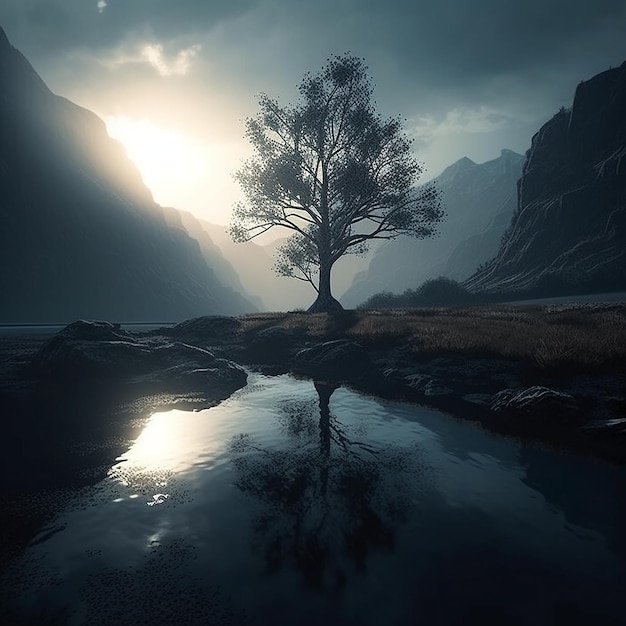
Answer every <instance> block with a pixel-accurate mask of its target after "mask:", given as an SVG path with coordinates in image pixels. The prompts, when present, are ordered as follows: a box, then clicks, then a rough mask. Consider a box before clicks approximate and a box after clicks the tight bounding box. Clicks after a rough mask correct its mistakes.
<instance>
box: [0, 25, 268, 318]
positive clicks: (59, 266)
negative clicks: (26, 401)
mask: <svg viewBox="0 0 626 626" xmlns="http://www.w3.org/2000/svg"><path fill="white" fill-rule="evenodd" d="M168 211H170V210H164V209H163V208H162V207H160V206H159V205H157V204H156V203H155V202H154V200H153V199H152V195H151V193H150V191H149V190H148V189H147V188H146V187H145V185H144V184H143V182H142V180H141V177H140V175H139V172H138V171H137V169H136V168H135V167H134V165H133V164H132V163H131V162H130V161H129V160H128V158H127V155H126V153H125V151H124V149H123V148H122V146H121V145H120V144H119V143H117V142H116V141H114V140H112V139H111V138H110V137H109V136H108V134H107V131H106V127H105V124H104V122H102V120H100V119H99V118H98V117H97V116H96V115H95V114H93V113H91V112H90V111H87V110H86V109H83V108H81V107H79V106H77V105H75V104H73V103H72V102H70V101H68V100H66V99H65V98H62V97H59V96H56V95H54V94H53V93H52V92H51V91H50V90H49V89H48V88H47V86H46V85H45V84H44V82H43V81H42V80H41V78H40V77H39V76H38V75H37V73H36V72H35V70H34V69H33V68H32V66H31V65H30V63H29V62H28V61H27V60H26V58H25V57H24V56H23V55H22V54H21V53H20V52H19V51H18V50H16V49H15V48H13V47H12V46H11V45H10V43H9V41H8V39H7V38H6V35H5V34H4V32H3V31H2V30H1V29H0V224H1V228H0V293H1V294H2V297H1V300H0V322H3V323H6V322H21V323H25V322H50V323H52V322H57V323H65V322H70V321H73V320H75V319H77V318H92V319H93V318H100V319H101V318H106V319H111V320H119V321H139V320H142V321H145V320H159V321H166V320H180V319H184V318H188V317H192V316H196V315H201V314H228V315H232V314H238V313H243V312H246V311H251V310H255V309H256V307H255V306H254V305H253V304H252V303H251V302H249V301H248V300H247V299H246V298H245V297H243V296H242V295H241V294H240V293H237V292H236V291H234V290H233V289H231V288H229V287H226V286H224V285H222V284H221V283H220V281H219V280H218V278H217V276H216V274H215V272H214V271H213V270H212V269H211V268H210V267H209V266H208V265H207V262H206V260H205V258H204V256H203V254H202V251H201V248H200V245H199V243H198V242H197V241H196V240H194V239H193V238H192V237H190V236H189V233H188V232H187V231H186V230H185V229H184V228H182V227H174V226H171V225H170V224H169V223H168V218H167V217H166V213H167V212H168ZM170 218H171V215H170ZM170 222H171V219H170Z"/></svg>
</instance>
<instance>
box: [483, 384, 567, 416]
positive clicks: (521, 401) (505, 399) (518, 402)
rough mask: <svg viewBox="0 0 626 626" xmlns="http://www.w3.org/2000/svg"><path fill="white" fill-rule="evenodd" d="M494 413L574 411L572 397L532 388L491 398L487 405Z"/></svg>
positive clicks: (505, 392)
mask: <svg viewBox="0 0 626 626" xmlns="http://www.w3.org/2000/svg"><path fill="white" fill-rule="evenodd" d="M488 406H489V408H490V409H491V410H492V411H494V412H495V413H499V412H502V411H514V412H524V413H531V412H535V411H538V410H542V411H544V410H551V411H554V410H564V409H565V410H569V411H571V410H575V409H577V408H578V407H577V402H576V399H575V398H574V396H571V395H569V394H567V393H562V392H560V391H555V390H554V389H549V388H548V387H541V386H538V385H536V386H534V387H528V388H527V389H521V390H519V389H504V390H503V391H499V392H498V393H496V394H495V395H493V396H492V398H491V401H490V402H489V404H488Z"/></svg>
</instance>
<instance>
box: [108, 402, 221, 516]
mask: <svg viewBox="0 0 626 626" xmlns="http://www.w3.org/2000/svg"><path fill="white" fill-rule="evenodd" d="M212 418H213V415H212V414H211V413H210V411H202V412H195V413H190V412H185V411H178V410H172V411H165V412H162V413H155V414H154V415H152V417H151V418H150V420H149V421H148V423H147V424H146V427H145V428H144V430H143V431H142V433H141V434H140V435H139V437H138V438H137V439H136V441H135V442H134V443H133V445H132V447H131V448H130V449H129V450H128V451H127V452H125V453H124V454H122V455H121V456H119V457H118V458H117V461H118V463H117V465H115V466H114V467H112V468H111V470H110V471H109V476H110V477H111V478H114V479H117V480H118V481H119V482H121V483H122V484H124V485H127V486H131V485H132V484H134V483H135V482H136V480H135V479H136V477H137V474H141V475H143V476H145V475H147V474H149V475H151V476H152V477H153V479H154V480H153V484H154V486H155V487H161V488H162V487H167V484H168V481H167V476H168V475H169V474H171V473H180V472H184V471H186V470H189V469H191V468H193V467H198V466H203V465H207V464H208V465H212V464H213V463H214V462H215V461H216V458H217V456H218V455H217V453H218V451H219V450H220V448H222V446H223V438H222V437H221V436H220V434H219V432H217V430H216V429H214V428H213V427H214V424H215V420H214V419H212ZM167 497H168V496H167V494H166V493H160V494H159V493H157V494H155V496H154V497H153V501H152V502H150V503H149V504H150V505H154V504H160V503H162V502H163V500H164V499H165V498H167Z"/></svg>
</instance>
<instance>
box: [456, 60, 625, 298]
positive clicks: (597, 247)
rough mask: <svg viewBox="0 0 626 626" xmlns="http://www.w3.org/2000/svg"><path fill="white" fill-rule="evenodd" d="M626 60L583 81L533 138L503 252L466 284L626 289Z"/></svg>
mask: <svg viewBox="0 0 626 626" xmlns="http://www.w3.org/2000/svg"><path fill="white" fill-rule="evenodd" d="M625 264H626V62H624V63H623V64H622V65H621V66H619V67H617V68H611V69H609V70H606V71H604V72H601V73H600V74H597V75H595V76H594V77H592V78H590V79H589V80H587V81H582V82H581V83H580V84H579V85H578V87H577V88H576V91H575V94H574V99H573V103H572V107H571V108H570V109H566V108H561V110H560V111H559V112H557V113H556V114H555V115H554V116H553V117H552V118H551V119H550V120H549V121H548V122H546V123H545V124H544V125H543V126H542V127H541V128H540V129H539V131H538V132H537V133H535V135H534V136H533V138H532V143H531V148H530V150H529V151H528V153H527V159H526V161H525V164H524V168H523V171H522V176H521V178H520V181H519V185H518V204H517V208H516V211H515V213H514V215H513V219H512V222H511V224H510V226H509V228H508V230H507V232H506V236H505V237H504V239H503V242H502V245H501V247H500V249H499V250H498V253H497V254H496V255H495V256H494V257H493V259H491V260H490V261H489V262H488V263H487V264H486V266H485V267H483V268H481V270H480V271H479V272H477V273H476V274H474V275H473V276H471V277H470V278H468V279H467V280H466V282H465V285H466V286H467V287H468V288H469V289H471V290H474V291H479V292H492V293H497V292H504V291H512V292H520V293H523V292H532V291H538V292H543V291H545V292H546V293H550V295H552V294H555V295H557V294H561V293H563V294H565V292H568V291H569V292H583V291H589V290H591V291H592V292H593V291H619V290H623V289H624V288H626V270H625V269H624V268H625Z"/></svg>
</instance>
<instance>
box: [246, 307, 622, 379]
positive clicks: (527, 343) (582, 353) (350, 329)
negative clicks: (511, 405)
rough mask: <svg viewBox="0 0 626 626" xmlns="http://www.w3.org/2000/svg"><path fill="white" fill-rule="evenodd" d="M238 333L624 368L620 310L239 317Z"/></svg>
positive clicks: (473, 309) (421, 311)
mask: <svg viewBox="0 0 626 626" xmlns="http://www.w3.org/2000/svg"><path fill="white" fill-rule="evenodd" d="M240 319H241V322H242V324H243V330H244V332H245V331H254V330H260V329H262V328H267V327H270V326H279V327H283V328H286V329H292V330H299V331H301V332H302V333H303V334H304V335H305V336H306V337H309V338H310V339H311V340H318V341H319V340H331V339H340V338H347V339H353V340H355V341H358V342H360V343H362V344H363V345H365V346H369V347H372V348H375V347H383V346H386V345H393V344H404V343H408V345H409V346H410V347H411V349H412V350H413V351H414V352H415V354H416V355H424V356H431V355H465V356H468V357H500V358H507V359H517V360H523V361H525V362H529V363H532V364H533V365H534V366H535V367H538V368H545V369H555V368H565V369H568V370H569V369H572V368H573V369H579V368H583V369H589V368H600V369H605V368H607V367H611V366H613V365H617V364H622V365H623V364H626V305H623V304H604V305H603V304H600V305H598V304H596V305H566V306H556V305H555V306H548V307H522V306H505V305H490V306H479V307H470V308H423V309H390V310H381V311H377V310H372V311H343V312H340V313H333V314H326V313H315V314H310V313H304V312H292V313H261V314H251V315H246V316H243V317H242V318H240Z"/></svg>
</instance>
